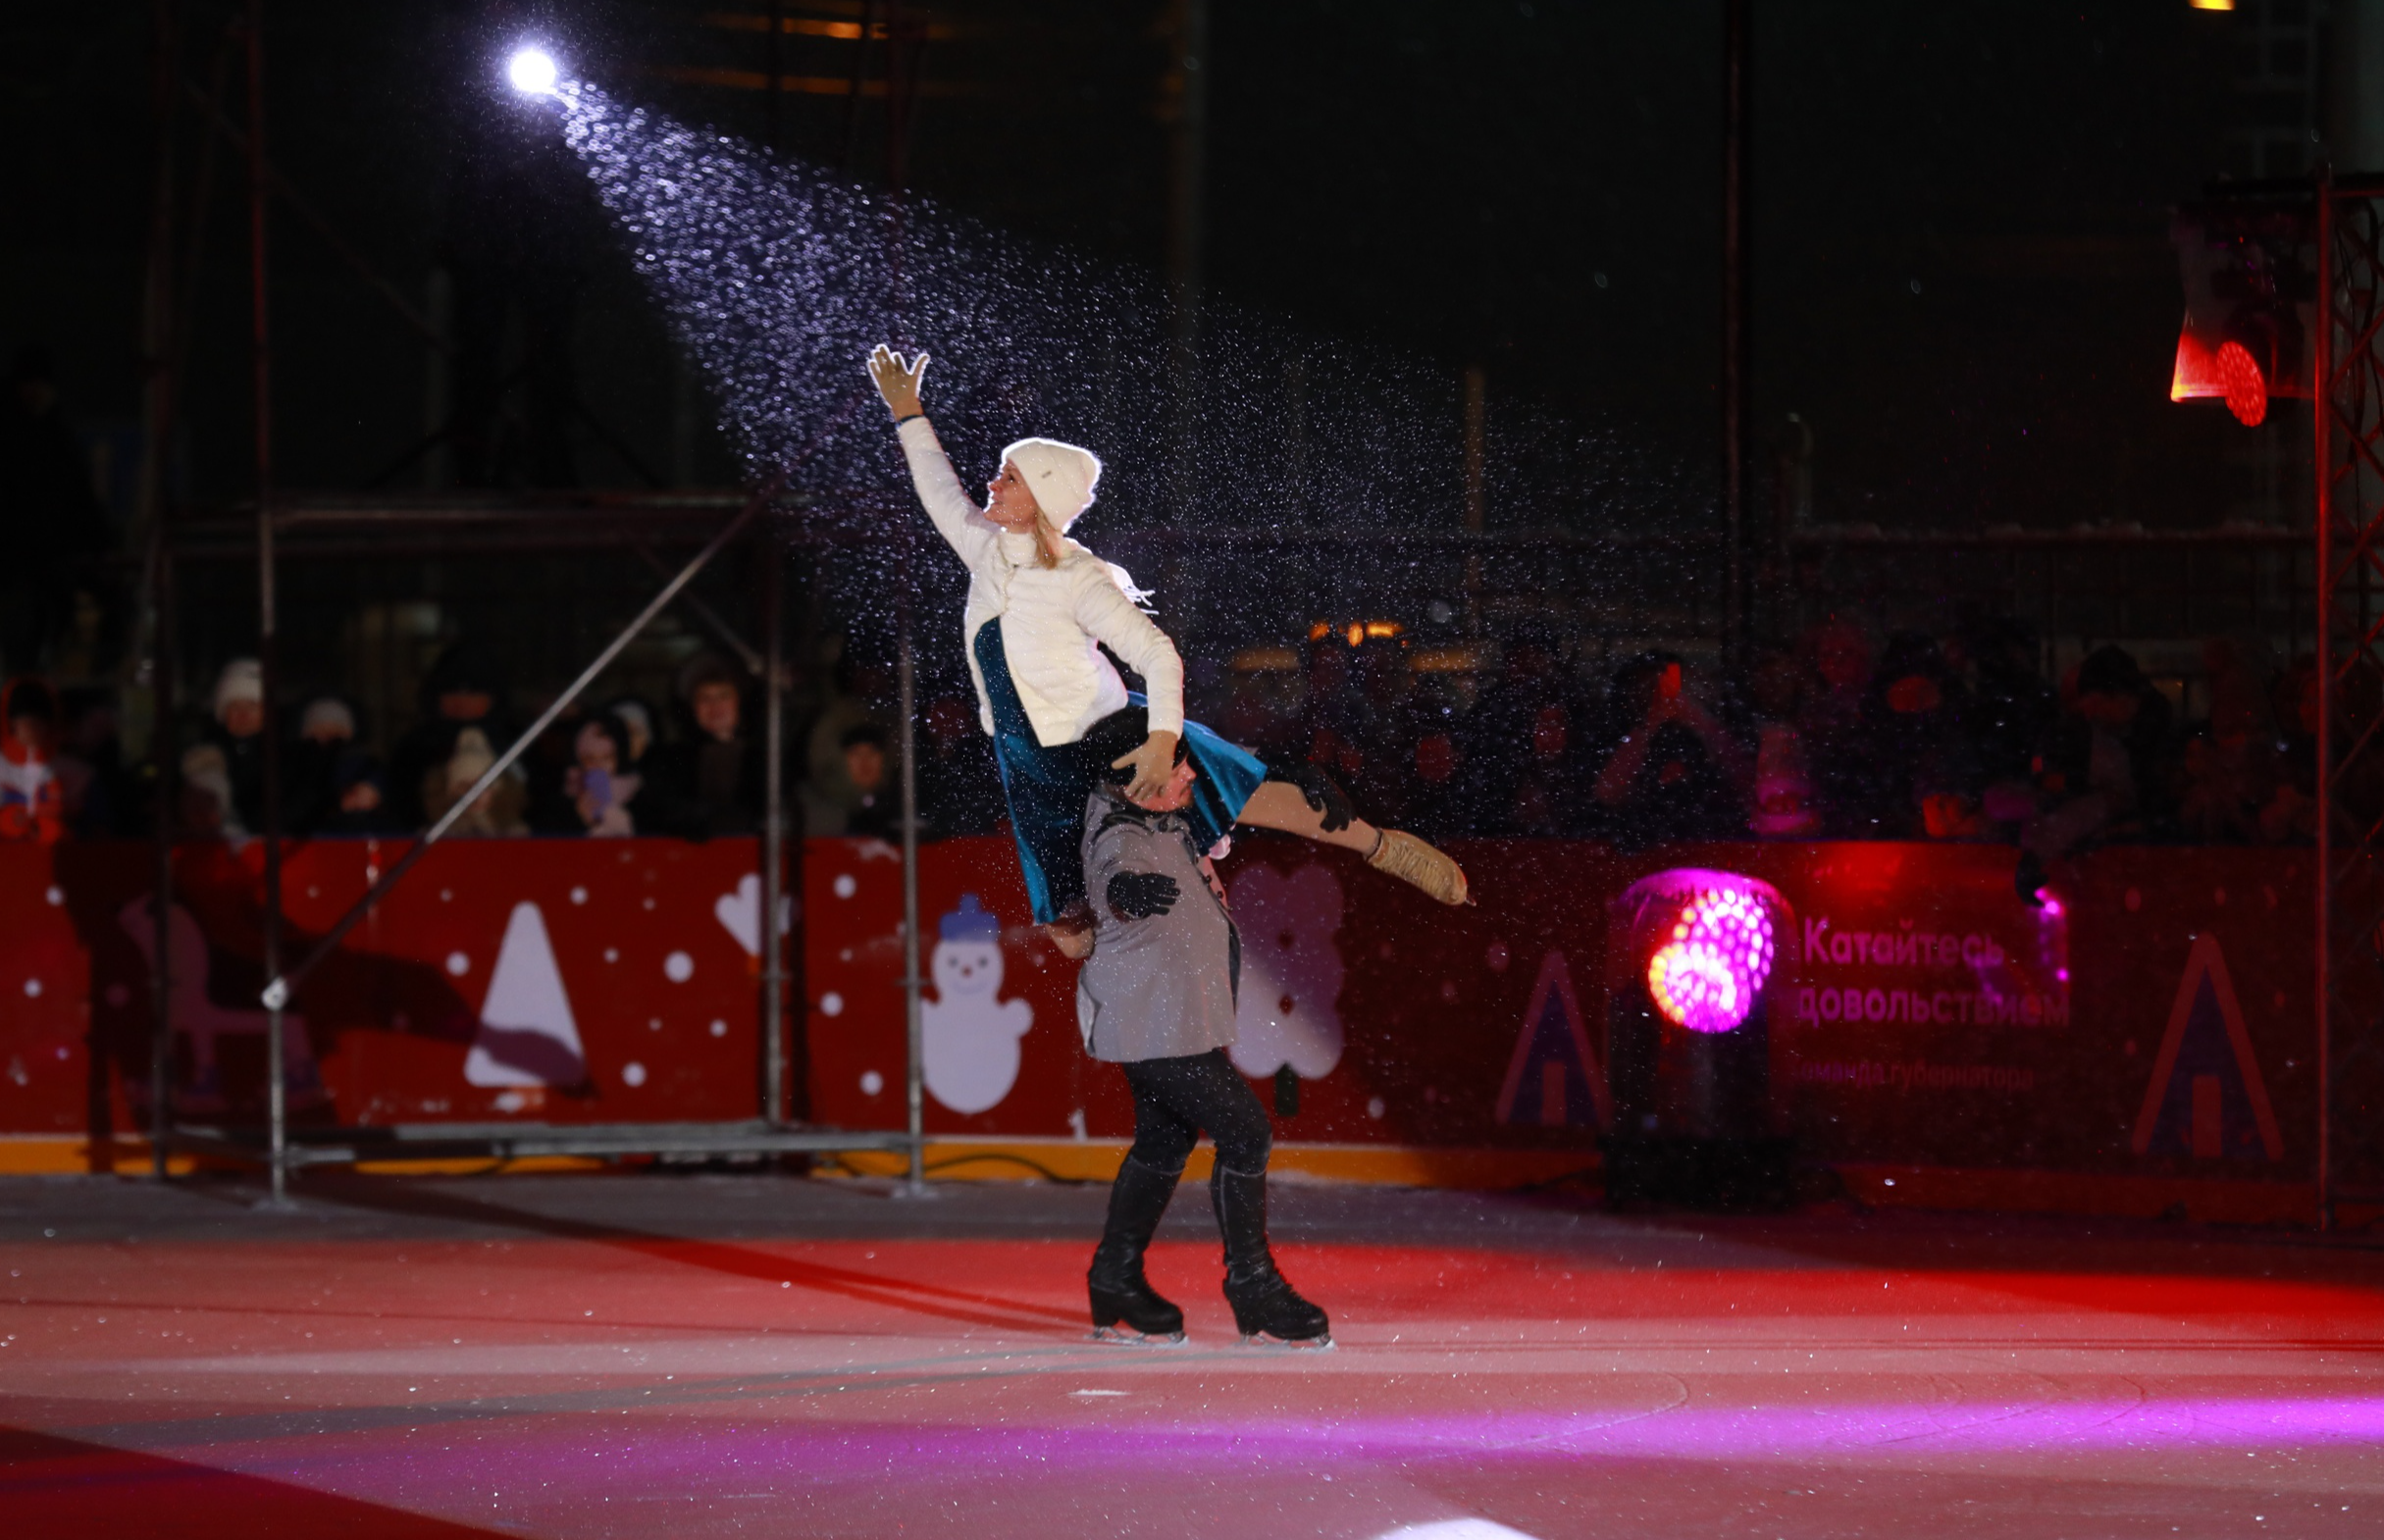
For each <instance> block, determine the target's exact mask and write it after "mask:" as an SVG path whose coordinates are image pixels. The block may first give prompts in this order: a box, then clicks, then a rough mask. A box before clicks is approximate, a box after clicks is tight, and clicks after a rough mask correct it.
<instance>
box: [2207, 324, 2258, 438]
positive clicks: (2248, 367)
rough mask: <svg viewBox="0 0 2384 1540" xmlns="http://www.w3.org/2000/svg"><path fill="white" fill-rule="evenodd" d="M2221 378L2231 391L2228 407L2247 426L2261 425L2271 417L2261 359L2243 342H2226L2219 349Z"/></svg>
mask: <svg viewBox="0 0 2384 1540" xmlns="http://www.w3.org/2000/svg"><path fill="white" fill-rule="evenodd" d="M2218 379H2219V382H2220V384H2221V385H2223V386H2224V387H2225V389H2226V392H2227V410H2228V411H2230V412H2233V413H2234V414H2235V420H2236V421H2237V422H2239V423H2241V424H2243V425H2244V426H2245V427H2246V428H2257V427H2258V426H2259V425H2260V424H2261V423H2263V422H2265V421H2266V420H2267V417H2268V382H2267V380H2266V378H2265V377H2263V376H2262V375H2261V374H2260V372H2259V361H2258V360H2257V359H2255V358H2254V357H2253V356H2252V350H2251V349H2250V348H2248V347H2246V346H2244V345H2243V344H2242V343H2241V342H2225V343H2221V344H2220V345H2219V349H2218Z"/></svg>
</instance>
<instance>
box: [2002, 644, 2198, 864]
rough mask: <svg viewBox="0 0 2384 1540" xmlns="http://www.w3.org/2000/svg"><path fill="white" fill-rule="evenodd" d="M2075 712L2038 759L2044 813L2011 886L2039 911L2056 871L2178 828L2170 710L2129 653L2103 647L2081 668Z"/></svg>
mask: <svg viewBox="0 0 2384 1540" xmlns="http://www.w3.org/2000/svg"><path fill="white" fill-rule="evenodd" d="M2073 695H2074V698H2073V699H2072V701H2071V704H2070V707H2069V710H2068V711H2067V713H2066V714H2064V715H2063V716H2062V717H2061V718H2060V720H2058V721H2056V722H2055V723H2053V725H2052V727H2051V729H2050V730H2049V731H2048V732H2047V735H2046V738H2045V742H2044V744H2043V745H2042V746H2041V747H2040V748H2039V750H2038V752H2037V756H2036V771H2037V789H2038V812H2037V815H2036V817H2034V818H2032V819H2031V820H2029V823H2028V826H2027V828H2026V829H2025V830H2024V831H2023V832H2022V834H2021V841H2020V843H2021V850H2020V862H2019V866H2018V868H2017V870H2016V871H2015V872H2014V874H2013V878H2012V886H2013V887H2014V888H2015V889H2016V890H2017V891H2018V893H2019V895H2020V897H2021V898H2026V899H2028V900H2029V901H2030V902H2035V901H2037V897H2038V891H2039V890H2040V889H2041V888H2042V887H2043V886H2044V884H2045V880H2046V876H2047V868H2048V867H2049V865H2050V864H2051V863H2052V862H2053V861H2056V860H2059V859H2061V858H2062V857H2064V856H2067V855H2070V854H2073V853H2075V852H2076V851H2078V850H2080V849H2082V848H2084V847H2087V846H2088V845H2090V844H2108V843H2111V842H2114V841H2122V840H2125V841H2142V840H2145V839H2148V838H2151V837H2152V836H2154V835H2155V834H2158V833H2165V832H2167V830H2168V829H2169V828H2170V827H2171V825H2172V823H2173V809H2172V808H2171V806H2170V805H2169V793H2170V791H2171V786H2170V778H2169V777H2168V776H2167V775H2166V774H2164V773H2163V766H2162V764H2161V756H2162V753H2163V750H2164V749H2166V747H2167V745H2168V738H2169V703H2168V701H2167V699H2166V698H2165V697H2164V696H2162V695H2161V693H2159V692H2158V691H2156V690H2154V689H2153V688H2152V687H2151V682H2150V681H2148V680H2147V679H2146V678H2145V677H2144V670H2143V669H2141V668H2140V667H2138V666H2137V663H2136V659H2135V658H2134V657H2133V656H2132V655H2131V654H2129V653H2128V652H2127V651H2126V650H2125V649H2124V648H2121V647H2115V646H2101V647H2097V648H2096V649H2095V650H2094V651H2092V652H2090V653H2088V654H2087V655H2086V661H2084V662H2083V663H2080V664H2079V665H2078V674H2077V684H2076V689H2075V691H2074V693H2073Z"/></svg>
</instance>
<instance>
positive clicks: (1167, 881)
mask: <svg viewBox="0 0 2384 1540" xmlns="http://www.w3.org/2000/svg"><path fill="white" fill-rule="evenodd" d="M1182 896H1183V890H1182V889H1180V888H1178V887H1176V886H1175V879H1174V878H1172V877H1170V876H1168V875H1167V874H1166V872H1119V873H1118V874H1117V875H1116V876H1114V877H1113V878H1111V879H1110V895H1109V897H1110V912H1111V913H1113V914H1114V915H1116V916H1117V917H1118V918H1119V919H1121V920H1147V919H1149V918H1151V917H1152V916H1153V915H1156V914H1165V913H1166V912H1167V911H1168V910H1169V909H1172V908H1174V907H1175V900H1176V899H1177V898H1181V897H1182Z"/></svg>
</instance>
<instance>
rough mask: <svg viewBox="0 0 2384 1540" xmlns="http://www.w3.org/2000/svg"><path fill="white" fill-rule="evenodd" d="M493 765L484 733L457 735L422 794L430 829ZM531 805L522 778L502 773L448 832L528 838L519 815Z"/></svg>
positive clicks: (468, 731)
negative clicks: (450, 751)
mask: <svg viewBox="0 0 2384 1540" xmlns="http://www.w3.org/2000/svg"><path fill="white" fill-rule="evenodd" d="M494 763H496V751H495V750H494V749H493V748H492V747H491V746H490V744H489V737H488V735H487V734H486V733H483V732H482V731H481V730H480V729H479V728H476V727H467V728H465V729H464V730H463V731H462V732H460V733H458V734H456V735H455V751H454V752H453V753H451V754H449V755H448V756H447V762H446V763H445V764H444V765H441V766H440V767H439V768H438V769H437V770H435V771H433V772H432V773H433V775H435V776H436V777H437V778H438V779H437V781H436V782H435V784H433V785H430V786H426V787H424V788H423V792H422V803H423V807H422V810H423V812H424V813H425V814H427V815H428V816H429V817H430V819H431V821H432V822H434V823H436V822H438V821H439V820H440V819H441V818H444V817H445V816H446V815H447V810H448V809H449V808H451V807H453V806H454V805H455V804H456V803H457V802H458V801H460V800H462V799H463V796H464V794H465V793H467V792H469V791H471V790H472V788H473V787H474V786H475V785H477V784H478V783H479V781H480V778H481V777H482V776H484V775H487V774H488V773H489V767H490V766H491V765H492V764H494ZM625 779H629V780H634V779H636V778H635V777H626V778H625ZM633 795H634V794H633ZM529 800H530V796H529V791H528V789H527V788H526V787H525V786H524V785H523V783H522V779H521V777H520V776H519V775H518V774H516V773H515V772H514V771H513V769H512V768H511V767H510V766H508V767H507V769H506V771H505V773H504V774H503V775H501V776H498V777H497V778H496V782H495V784H494V785H492V786H491V787H490V788H489V789H488V790H487V791H485V792H483V793H481V794H480V798H479V800H477V801H475V802H474V803H473V804H472V805H471V807H470V808H468V809H466V810H465V812H464V814H463V816H462V817H460V818H458V819H456V820H455V822H454V824H453V825H451V826H450V827H449V828H448V830H447V832H448V833H449V834H450V835H461V836H465V837H475V836H477V837H482V838H488V837H506V836H513V835H526V834H528V833H529V832H530V826H529V824H527V823H525V822H524V821H523V819H522V809H523V808H524V807H525V806H526V805H528V803H529Z"/></svg>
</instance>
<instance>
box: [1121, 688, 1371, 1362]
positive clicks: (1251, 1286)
mask: <svg viewBox="0 0 2384 1540" xmlns="http://www.w3.org/2000/svg"><path fill="white" fill-rule="evenodd" d="M1128 714H1135V715H1138V714H1139V713H1120V715H1121V716H1124V715H1128ZM1140 736H1141V728H1140V726H1139V724H1126V723H1120V724H1119V728H1118V738H1119V742H1120V743H1121V744H1124V746H1125V748H1131V747H1132V746H1133V743H1131V742H1127V740H1128V739H1131V740H1133V741H1134V742H1139V741H1140ZM1121 752H1122V750H1121ZM1112 757H1113V755H1112V754H1111V753H1110V752H1109V750H1108V748H1106V747H1105V748H1104V749H1103V750H1102V751H1101V753H1100V754H1099V755H1098V756H1097V762H1099V763H1101V764H1103V765H1108V764H1109V761H1110V759H1111V758H1112ZM1134 774H1135V769H1134V766H1133V764H1132V762H1131V761H1130V760H1127V761H1125V762H1124V763H1123V764H1122V765H1119V766H1112V767H1111V768H1110V769H1109V770H1108V771H1106V772H1105V780H1104V781H1103V783H1102V784H1100V785H1097V786H1096V787H1095V788H1094V791H1093V794H1092V796H1090V797H1089V798H1088V799H1087V800H1086V803H1085V823H1084V846H1083V853H1084V891H1085V894H1086V897H1087V898H1089V899H1090V900H1091V904H1092V909H1093V915H1094V936H1093V954H1092V956H1091V957H1090V958H1088V959H1087V960H1086V961H1085V964H1084V966H1083V968H1082V970H1081V971H1080V972H1079V973H1078V974H1077V977H1076V1017H1077V1024H1078V1026H1079V1027H1080V1028H1081V1030H1082V1031H1083V1033H1084V1044H1085V1048H1086V1050H1087V1051H1088V1052H1091V1054H1092V1055H1093V1056H1094V1057H1095V1058H1098V1059H1106V1060H1108V1061H1109V1062H1111V1063H1114V1064H1115V1065H1117V1066H1118V1068H1119V1069H1121V1070H1123V1071H1124V1072H1125V1077H1126V1085H1127V1086H1128V1088H1129V1089H1131V1090H1132V1092H1133V1094H1134V1146H1133V1148H1132V1149H1131V1150H1129V1151H1127V1152H1126V1157H1125V1161H1124V1163H1123V1164H1121V1165H1120V1166H1119V1167H1118V1168H1117V1182H1116V1185H1115V1186H1114V1187H1113V1188H1111V1189H1110V1214H1109V1223H1108V1225H1107V1227H1106V1228H1105V1229H1104V1230H1103V1232H1102V1236H1101V1246H1100V1249H1099V1250H1097V1251H1096V1252H1094V1253H1093V1265H1092V1269H1091V1271H1090V1272H1089V1273H1087V1275H1086V1279H1085V1281H1086V1284H1087V1286H1088V1292H1089V1293H1090V1295H1091V1297H1092V1307H1093V1333H1094V1335H1095V1336H1096V1337H1098V1338H1101V1339H1103V1340H1105V1341H1124V1342H1134V1341H1142V1342H1159V1343H1178V1342H1181V1341H1183V1331H1184V1312H1183V1311H1182V1310H1180V1309H1176V1308H1175V1306H1174V1305H1172V1304H1170V1303H1169V1302H1168V1301H1167V1300H1166V1299H1165V1298H1163V1297H1162V1296H1161V1295H1160V1294H1159V1293H1158V1291H1156V1290H1154V1289H1153V1288H1152V1287H1151V1285H1150V1282H1149V1280H1148V1279H1146V1278H1145V1277H1144V1276H1143V1271H1142V1259H1143V1253H1144V1251H1145V1250H1146V1249H1147V1248H1148V1247H1149V1246H1150V1244H1151V1237H1152V1235H1153V1233H1154V1232H1156V1231H1157V1230H1158V1228H1159V1220H1160V1216H1161V1215H1162V1214H1163V1213H1165V1212H1166V1207H1167V1200H1168V1199H1169V1198H1171V1197H1172V1196H1174V1193H1175V1183H1176V1180H1177V1179H1178V1178H1179V1177H1181V1176H1182V1175H1183V1169H1184V1160H1185V1158H1186V1157H1187V1156H1189V1155H1191V1153H1192V1147H1193V1145H1194V1144H1196V1143H1198V1142H1199V1139H1200V1136H1201V1133H1202V1131H1203V1130H1206V1131H1207V1133H1208V1135H1209V1138H1210V1139H1211V1141H1212V1142H1213V1143H1214V1144H1215V1145H1216V1147H1217V1163H1216V1167H1215V1169H1214V1171H1213V1172H1212V1173H1211V1175H1210V1178H1209V1195H1210V1199H1211V1201H1212V1202H1213V1203H1214V1204H1215V1205H1216V1207H1217V1227H1218V1233H1219V1234H1220V1235H1221V1236H1222V1237H1223V1239H1224V1251H1225V1302H1226V1303H1227V1304H1228V1305H1230V1306H1232V1307H1233V1320H1234V1324H1235V1325H1236V1326H1237V1327H1239V1328H1240V1330H1241V1333H1242V1340H1243V1341H1244V1342H1251V1341H1260V1340H1268V1341H1274V1342H1282V1343H1297V1344H1302V1345H1307V1346H1315V1347H1330V1346H1331V1345H1332V1337H1331V1335H1330V1326H1329V1323H1328V1322H1327V1321H1326V1319H1325V1315H1324V1312H1323V1311H1322V1309H1318V1308H1317V1307H1316V1306H1314V1305H1312V1304H1310V1303H1309V1302H1308V1301H1306V1300H1304V1299H1302V1298H1301V1297H1300V1296H1299V1294H1298V1292H1297V1291H1295V1290H1294V1289H1293V1288H1292V1287H1291V1285H1290V1284H1289V1283H1288V1282H1286V1281H1285V1280H1284V1278H1283V1275H1282V1274H1281V1273H1280V1272H1278V1271H1277V1270H1276V1269H1275V1265H1274V1255H1273V1253H1272V1252H1270V1250H1269V1249H1268V1246H1267V1157H1268V1155H1269V1154H1270V1152H1271V1150H1272V1148H1273V1143H1274V1137H1273V1132H1272V1130H1271V1129H1270V1127H1269V1126H1268V1122H1267V1112H1266V1109H1265V1108H1264V1107H1262V1106H1261V1105H1260V1104H1259V1099H1258V1097H1257V1095H1256V1094H1255V1093H1253V1092H1252V1091H1251V1089H1250V1083H1249V1082H1248V1081H1247V1080H1244V1079H1243V1078H1242V1076H1241V1072H1240V1071H1239V1070H1237V1069H1235V1068H1234V1067H1233V1064H1232V1061H1231V1060H1230V1059H1228V1058H1227V1057H1226V1056H1225V1049H1226V1047H1227V1046H1228V1045H1230V1044H1231V1043H1232V1042H1233V1040H1234V1028H1233V1014H1234V997H1235V992H1236V990H1237V988H1238V987H1239V984H1240V975H1241V937H1240V936H1239V934H1238V933H1237V932H1236V931H1235V930H1234V928H1233V919H1232V916H1231V915H1229V914H1228V913H1227V912H1226V910H1225V898H1224V890H1223V888H1222V887H1221V886H1219V885H1218V881H1217V875H1216V872H1215V870H1214V869H1213V868H1212V867H1211V866H1210V864H1209V861H1208V859H1207V858H1206V857H1205V856H1204V855H1203V854H1202V852H1201V851H1200V849H1199V848H1198V847H1196V846H1195V845H1194V836H1193V833H1192V829H1193V825H1192V821H1191V819H1190V818H1189V817H1188V816H1186V813H1185V808H1186V807H1187V806H1188V805H1189V804H1190V802H1191V800H1192V785H1193V782H1194V780H1195V779H1196V777H1197V774H1198V772H1197V771H1196V770H1195V768H1194V766H1193V765H1192V763H1191V761H1190V759H1189V758H1188V756H1187V755H1186V753H1185V745H1184V743H1183V742H1182V741H1180V740H1179V741H1178V742H1177V743H1176V744H1175V768H1174V773H1173V775H1172V776H1171V777H1170V778H1169V779H1168V780H1167V781H1166V783H1164V785H1163V787H1162V789H1161V790H1160V791H1159V792H1158V793H1157V794H1156V795H1155V796H1148V797H1144V798H1141V799H1139V800H1136V799H1132V798H1130V797H1129V796H1128V794H1127V790H1126V784H1127V783H1129V782H1130V781H1131V780H1132V779H1133V776H1134ZM1121 1326H1122V1328H1123V1329H1120V1327H1121Z"/></svg>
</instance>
